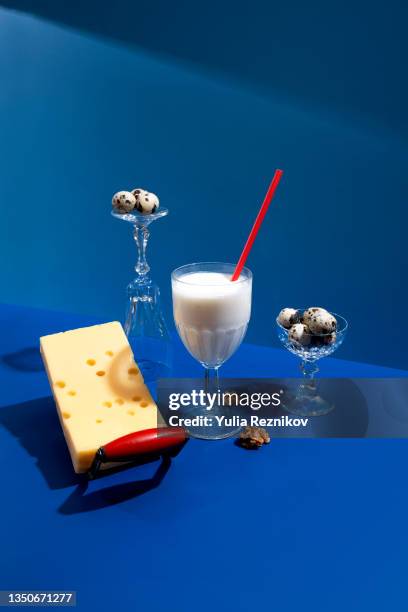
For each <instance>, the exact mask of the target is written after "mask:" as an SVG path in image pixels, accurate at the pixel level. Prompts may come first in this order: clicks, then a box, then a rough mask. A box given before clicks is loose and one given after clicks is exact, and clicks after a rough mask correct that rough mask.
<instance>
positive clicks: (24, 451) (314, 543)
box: [0, 305, 408, 612]
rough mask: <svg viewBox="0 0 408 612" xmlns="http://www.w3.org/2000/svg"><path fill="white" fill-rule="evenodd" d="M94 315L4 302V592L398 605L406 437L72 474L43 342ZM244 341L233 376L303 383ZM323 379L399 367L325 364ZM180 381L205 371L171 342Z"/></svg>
mask: <svg viewBox="0 0 408 612" xmlns="http://www.w3.org/2000/svg"><path fill="white" fill-rule="evenodd" d="M97 322H100V321H99V320H95V319H91V318H86V317H84V316H79V315H69V314H62V313H56V312H49V311H45V310H36V309H29V308H25V307H20V306H8V305H3V306H0V332H1V335H0V338H1V358H0V389H1V396H0V457H1V459H2V470H1V476H0V483H1V510H0V513H1V515H0V518H1V521H0V536H1V545H0V550H1V553H0V559H1V560H0V589H3V590H26V591H27V590H59V591H61V590H62V591H63V590H75V591H77V594H78V595H77V597H78V604H77V607H78V608H79V609H81V610H101V611H104V610H116V609H117V610H141V611H143V612H153V611H154V612H156V611H164V610H170V611H171V612H172V611H174V612H184V611H186V612H187V611H189V612H190V611H191V610H208V609H215V610H234V612H239V611H240V610H242V611H244V610H245V612H247V611H248V610H250V609H253V608H258V607H262V608H266V609H274V610H279V611H285V610H300V609H303V610H304V609H306V610H309V609H311V610H314V611H320V610H322V611H323V610H324V611H325V612H327V611H337V610H339V611H340V610H341V611H344V610H345V609H347V610H356V611H359V612H361V610H381V611H383V610H393V611H400V610H401V611H405V610H406V609H407V604H406V599H407V586H406V566H407V557H408V553H407V550H408V537H407V515H408V513H407V510H408V495H407V478H406V465H407V460H408V443H407V442H406V441H405V440H347V439H341V440H336V439H328V440H324V439H319V440H318V439H316V440H299V439H298V440H295V439H292V440H290V439H279V440H278V439H277V440H273V441H272V443H271V444H270V445H269V446H268V447H266V448H264V449H261V450H260V451H258V452H253V453H251V452H247V451H244V450H242V449H240V448H238V447H237V446H236V445H234V443H233V441H232V440H224V441H218V442H204V441H199V440H190V441H189V442H188V444H186V446H185V447H184V448H183V450H182V451H181V452H180V453H179V454H178V455H177V456H176V457H175V458H174V459H173V460H172V462H171V465H170V466H168V465H166V464H164V463H161V462H159V461H157V462H150V463H148V464H145V465H143V466H138V467H132V468H130V469H128V470H125V471H122V472H120V473H117V474H114V475H109V476H106V477H104V478H101V479H98V480H97V481H93V482H91V483H89V484H87V483H86V482H85V481H84V480H82V479H81V478H79V477H77V476H76V475H75V474H74V472H73V470H72V466H71V462H70V458H69V455H68V451H67V448H66V445H65V441H64V438H63V435H62V432H61V430H60V426H59V423H58V420H57V417H56V413H55V407H54V404H53V401H52V398H51V397H50V389H49V386H48V381H47V377H46V375H45V372H44V370H43V368H42V364H41V360H40V357H39V354H38V338H39V336H40V335H43V334H47V333H53V332H57V331H61V330H65V329H70V328H73V327H79V326H83V325H89V324H92V323H97ZM297 367H298V364H297V360H296V358H294V357H293V356H292V355H290V354H289V353H288V354H287V353H286V352H285V351H283V350H280V349H272V348H269V347H259V346H251V345H243V346H242V347H241V348H240V350H239V351H238V352H237V353H236V355H235V356H234V357H232V358H231V360H230V361H229V362H228V363H227V364H225V366H224V367H223V375H224V376H229V377H244V376H245V377H251V376H259V377H279V376H295V375H297ZM321 369H322V374H323V375H324V376H347V377H348V376H350V377H398V376H406V375H407V372H403V371H399V370H392V369H389V368H383V367H380V366H371V365H367V364H359V363H353V362H346V361H342V360H339V359H326V360H323V362H322V368H321ZM174 375H175V376H183V377H188V376H199V375H200V368H199V366H198V365H197V364H196V363H195V362H194V361H193V359H191V358H190V356H189V355H188V354H187V353H186V351H185V350H184V349H183V347H181V346H180V344H179V343H178V341H177V340H174Z"/></svg>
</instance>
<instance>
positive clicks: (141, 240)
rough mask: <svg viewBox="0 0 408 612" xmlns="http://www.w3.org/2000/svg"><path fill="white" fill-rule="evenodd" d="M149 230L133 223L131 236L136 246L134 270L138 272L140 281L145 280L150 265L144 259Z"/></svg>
mask: <svg viewBox="0 0 408 612" xmlns="http://www.w3.org/2000/svg"><path fill="white" fill-rule="evenodd" d="M149 235H150V232H149V230H148V228H147V227H145V226H143V227H139V226H137V225H135V227H134V231H133V238H134V239H135V242H136V246H137V254H138V259H137V263H136V266H135V270H136V272H137V273H138V274H139V279H140V281H141V282H143V281H146V277H147V274H148V272H149V270H150V266H149V264H148V263H147V261H146V248H147V242H148V240H149Z"/></svg>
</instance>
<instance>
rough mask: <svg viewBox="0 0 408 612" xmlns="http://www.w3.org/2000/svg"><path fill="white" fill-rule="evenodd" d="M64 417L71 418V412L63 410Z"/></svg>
mask: <svg viewBox="0 0 408 612" xmlns="http://www.w3.org/2000/svg"><path fill="white" fill-rule="evenodd" d="M62 417H63V418H64V419H69V418H71V415H70V414H69V412H63V413H62Z"/></svg>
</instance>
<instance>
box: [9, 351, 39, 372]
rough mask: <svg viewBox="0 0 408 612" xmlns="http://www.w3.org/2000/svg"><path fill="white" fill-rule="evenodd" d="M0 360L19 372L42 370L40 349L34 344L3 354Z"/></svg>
mask: <svg viewBox="0 0 408 612" xmlns="http://www.w3.org/2000/svg"><path fill="white" fill-rule="evenodd" d="M1 361H2V362H3V363H4V364H5V365H6V366H8V367H9V368H12V369H13V370H19V371H20V372H41V371H42V370H44V364H43V362H42V359H41V355H40V351H39V349H38V347H36V346H29V347H27V348H24V349H21V350H20V351H16V352H15V353H8V354H7V355H3V356H2V357H1Z"/></svg>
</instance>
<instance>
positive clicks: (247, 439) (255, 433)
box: [239, 427, 271, 449]
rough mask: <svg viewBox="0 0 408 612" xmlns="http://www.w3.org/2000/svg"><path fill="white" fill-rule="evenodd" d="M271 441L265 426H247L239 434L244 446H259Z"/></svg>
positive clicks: (253, 447)
mask: <svg viewBox="0 0 408 612" xmlns="http://www.w3.org/2000/svg"><path fill="white" fill-rule="evenodd" d="M270 441H271V439H270V437H269V434H268V432H267V431H266V429H264V428H263V427H245V429H244V430H243V431H241V433H240V435H239V443H240V445H241V446H243V447H244V448H250V449H255V448H259V447H260V446H263V445H264V444H269V442H270Z"/></svg>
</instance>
